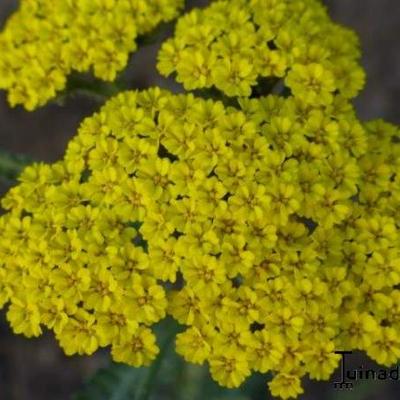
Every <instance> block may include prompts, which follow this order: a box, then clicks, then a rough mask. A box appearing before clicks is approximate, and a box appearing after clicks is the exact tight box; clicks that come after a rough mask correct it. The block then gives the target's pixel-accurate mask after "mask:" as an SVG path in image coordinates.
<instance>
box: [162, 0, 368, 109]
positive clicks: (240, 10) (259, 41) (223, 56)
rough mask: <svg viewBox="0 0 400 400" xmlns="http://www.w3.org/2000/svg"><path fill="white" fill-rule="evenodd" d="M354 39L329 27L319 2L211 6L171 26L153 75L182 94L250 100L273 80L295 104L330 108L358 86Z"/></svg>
mask: <svg viewBox="0 0 400 400" xmlns="http://www.w3.org/2000/svg"><path fill="white" fill-rule="evenodd" d="M359 56H360V50H359V46H358V39H357V37H356V35H355V34H354V33H353V32H351V31H350V30H347V29H345V28H343V27H342V26H339V25H337V24H334V23H333V22H332V21H331V20H330V18H329V16H328V15H327V12H326V9H325V8H324V6H323V5H322V4H321V2H320V1H319V0H305V1H304V0H290V1H289V0H250V1H249V0H229V1H228V0H218V1H214V2H212V3H211V5H209V6H208V7H206V8H203V9H194V10H192V11H191V12H190V13H188V14H186V15H184V16H182V17H180V19H179V20H178V23H177V26H176V30H175V36H174V37H173V38H171V39H169V40H167V41H165V42H164V43H163V45H162V47H161V50H160V52H159V55H158V69H159V71H160V72H161V73H162V74H163V75H165V76H169V75H171V74H173V73H174V74H175V75H176V80H177V81H178V82H180V83H182V84H183V86H184V88H185V89H186V90H193V89H209V88H213V87H215V88H217V89H218V90H220V91H222V92H223V93H224V94H226V95H227V96H229V97H233V96H239V97H249V96H250V95H257V89H259V85H260V83H261V88H262V85H264V84H266V85H267V86H268V88H269V89H270V87H271V84H272V85H274V84H276V83H277V82H278V81H279V80H280V79H281V80H283V82H284V84H285V85H286V87H288V88H290V90H291V91H292V93H293V95H294V96H296V97H298V98H300V99H301V100H302V101H304V102H306V103H308V104H312V105H316V104H330V103H331V102H332V97H333V95H334V94H338V93H339V94H340V95H341V96H343V97H345V98H352V97H355V95H356V94H357V93H358V92H359V90H360V89H361V88H362V86H363V85H364V71H363V70H362V68H361V67H360V66H359V64H358V58H359Z"/></svg>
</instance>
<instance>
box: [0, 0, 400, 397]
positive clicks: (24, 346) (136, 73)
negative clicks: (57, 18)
mask: <svg viewBox="0 0 400 400" xmlns="http://www.w3.org/2000/svg"><path fill="white" fill-rule="evenodd" d="M189 3H190V5H191V6H195V5H202V4H204V3H205V1H203V0H192V1H190V2H189ZM16 4H17V2H16V1H15V0H0V21H4V19H5V18H6V17H7V15H9V13H10V12H12V10H13V9H14V8H15V7H16ZM326 4H327V5H328V7H329V9H330V11H331V15H332V17H333V18H334V19H335V20H336V21H338V22H340V23H343V24H345V25H347V26H350V27H352V28H353V29H354V30H355V31H356V32H358V34H359V36H360V38H361V43H362V48H363V54H364V56H363V65H364V67H365V69H366V70H367V76H368V78H367V85H366V88H365V89H364V91H363V92H362V93H361V95H360V96H359V97H358V99H357V100H356V106H357V109H358V112H359V115H360V117H361V119H364V120H365V119H372V118H385V119H387V120H388V121H390V122H393V123H398V124H399V123H400V107H399V102H400V41H399V36H400V5H399V0H353V1H350V0H326ZM157 49H158V45H151V46H147V47H146V48H143V49H141V50H140V51H139V52H138V53H136V55H135V56H134V58H133V60H132V64H131V66H130V67H129V71H128V73H127V74H126V76H127V77H128V78H127V79H128V80H129V85H130V87H132V88H144V87H147V86H149V85H152V84H153V85H154V84H157V85H163V86H165V85H166V82H165V80H163V79H162V78H161V77H160V76H158V75H157V73H156V70H155V68H154V63H155V57H156V53H157ZM0 57H1V54H0ZM139 60H140V62H139ZM143 65H145V67H143ZM98 107H99V103H96V102H94V101H93V100H90V99H89V98H86V97H79V98H69V99H67V101H66V103H65V105H64V106H59V105H55V104H51V105H48V106H46V107H44V108H42V109H40V110H37V111H35V112H32V113H27V112H26V111H24V110H23V109H21V108H17V109H10V107H9V106H8V105H7V103H6V100H5V95H4V92H0V149H5V150H9V151H12V152H17V153H24V154H28V155H30V156H31V157H32V158H34V159H37V160H45V161H55V160H57V159H59V158H60V157H61V156H62V154H63V152H64V149H65V146H66V143H67V141H68V140H69V138H71V137H72V136H73V135H74V133H75V131H76V129H77V126H78V124H79V122H80V121H81V120H82V119H83V118H84V117H85V116H87V115H90V114H91V113H92V112H93V111H94V110H96V109H97V108H98ZM2 190H4V188H2ZM106 361H107V355H106V354H105V353H102V354H98V355H97V356H96V357H90V358H84V357H72V358H71V357H70V358H66V357H64V355H63V354H62V352H61V351H60V350H59V348H58V347H57V345H56V344H55V341H54V339H53V338H52V336H51V335H50V334H46V335H44V336H43V337H41V338H39V339H34V340H32V339H31V340H28V339H25V338H23V337H18V336H14V335H12V334H11V332H10V330H9V328H8V327H7V324H6V322H5V316H4V313H1V314H0V400H66V399H69V398H70V395H71V393H73V392H74V391H75V389H76V388H78V387H79V386H80V385H81V383H82V381H84V380H85V379H86V378H87V377H88V376H89V375H90V374H91V373H92V372H93V371H94V370H96V369H97V368H98V367H99V366H100V365H104V364H105V363H106ZM355 367H356V366H355ZM329 384H330V383H329ZM327 385H328V384H318V385H312V388H313V389H312V390H310V391H308V392H306V394H305V395H304V396H303V397H302V398H303V399H308V400H313V399H320V398H328V397H329V398H331V396H329V395H328V391H329V390H331V386H329V389H328V386H327ZM310 388H311V387H310ZM399 393H400V383H399V382H393V383H385V384H383V382H381V383H380V384H378V383H377V384H376V385H375V386H374V389H371V390H367V391H365V390H363V391H361V390H360V391H358V392H357V391H356V390H355V391H354V392H353V394H352V397H349V396H348V394H342V395H340V394H337V396H336V397H335V398H337V399H345V398H347V399H353V400H355V399H359V400H361V399H362V400H380V399H385V400H392V399H393V400H394V399H398V398H399V397H400V396H399ZM188 400H190V399H188Z"/></svg>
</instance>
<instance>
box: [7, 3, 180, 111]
mask: <svg viewBox="0 0 400 400" xmlns="http://www.w3.org/2000/svg"><path fill="white" fill-rule="evenodd" d="M20 3H21V4H20V6H19V8H18V10H17V11H16V12H15V13H14V14H13V15H12V16H11V17H10V18H9V19H8V20H7V23H6V26H5V28H4V30H3V31H2V32H1V33H0V54H1V57H0V89H5V90H7V91H8V101H9V103H10V104H11V106H15V105H17V104H22V105H23V106H24V107H25V108H26V109H27V110H33V109H35V108H37V107H40V106H42V105H44V104H45V103H47V102H48V101H49V100H50V99H52V98H54V97H55V96H56V94H57V93H58V92H59V91H61V90H63V89H64V88H65V86H66V81H67V78H68V75H70V73H71V72H73V71H76V72H87V71H93V73H94V76H95V77H97V78H99V79H101V80H104V81H113V80H114V79H115V78H116V75H117V73H118V72H120V71H121V70H122V69H123V68H125V66H126V65H127V62H128V57H129V54H131V53H132V52H134V51H135V50H136V47H137V45H136V39H137V37H138V36H140V35H144V34H146V33H148V32H150V31H151V30H152V29H154V28H155V27H156V26H157V25H158V24H159V23H160V22H162V21H169V20H171V19H173V18H175V17H176V16H177V14H178V11H179V10H180V9H181V8H182V6H183V0H161V1H160V0H77V1H70V0H57V1H52V0H21V2H20Z"/></svg>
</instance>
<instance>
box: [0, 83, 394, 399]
mask: <svg viewBox="0 0 400 400" xmlns="http://www.w3.org/2000/svg"><path fill="white" fill-rule="evenodd" d="M240 103H241V104H240V108H234V107H227V106H224V105H223V104H222V103H221V102H218V101H213V100H205V99H202V98H196V97H194V96H193V95H191V94H189V95H172V94H170V93H169V92H166V91H162V90H160V89H151V90H147V91H143V92H125V93H121V94H119V95H118V96H116V97H115V98H113V99H111V100H109V101H108V102H107V103H106V105H105V106H104V107H103V108H102V109H101V110H100V111H99V112H97V113H96V114H94V115H93V116H91V117H89V118H87V119H85V120H84V121H83V123H82V124H81V126H80V128H79V132H78V135H77V136H76V137H75V138H74V139H72V141H71V142H70V143H69V145H68V148H67V151H66V154H65V157H64V159H63V160H62V161H59V162H57V163H55V164H53V165H46V164H35V165H33V166H30V167H27V168H26V169H25V171H24V172H23V173H22V175H21V176H20V178H19V181H20V183H19V185H18V186H16V187H14V188H13V189H11V190H10V192H9V193H8V194H7V195H6V196H5V198H4V199H3V201H2V205H3V208H4V209H5V210H7V212H6V213H5V214H4V215H2V216H1V217H0V226H1V229H2V232H3V239H2V240H1V241H0V256H1V262H2V263H1V266H0V277H1V291H0V300H1V304H2V305H4V304H8V311H7V318H8V321H9V323H10V325H11V327H12V329H13V330H14V331H15V332H16V333H22V334H25V335H26V336H37V335H39V334H41V332H42V329H43V328H48V329H50V330H53V331H54V332H55V335H56V338H57V339H58V341H59V343H60V345H61V347H62V348H63V349H64V351H65V352H66V353H67V354H75V353H77V354H90V353H92V352H94V351H96V349H97V348H99V347H105V346H111V355H112V357H113V358H114V360H116V361H120V362H124V363H128V364H131V365H134V366H140V365H148V364H149V363H151V361H152V360H153V359H154V358H155V357H156V355H157V353H158V351H159V350H158V347H157V344H156V338H155V335H154V333H153V332H152V329H151V328H152V326H153V325H154V324H155V323H157V322H158V321H160V320H161V319H163V318H164V317H165V316H166V315H167V314H169V315H171V316H172V317H173V318H175V319H176V320H177V321H178V322H179V323H180V324H182V325H185V326H186V330H184V331H183V332H182V333H179V334H178V335H177V340H176V349H177V352H178V353H179V354H181V355H182V356H183V357H184V358H185V359H186V360H187V361H188V362H192V363H196V364H204V363H208V365H209V367H210V371H211V375H212V377H213V379H215V380H216V381H217V382H218V383H219V384H220V385H223V386H226V387H237V386H239V385H240V384H241V383H242V382H243V381H244V380H245V379H246V378H247V377H248V376H249V375H250V374H251V373H252V372H253V371H254V372H256V371H258V372H261V373H268V372H270V371H272V372H273V375H274V377H273V379H272V381H271V382H270V383H269V388H270V390H271V392H272V394H273V395H274V396H280V397H281V398H283V399H286V398H290V397H296V396H297V395H298V394H300V393H302V390H303V389H302V387H301V379H302V377H303V376H305V375H309V376H310V377H311V378H313V379H328V378H329V377H330V375H331V374H332V372H333V371H334V369H335V368H336V367H337V365H338V362H339V357H338V356H337V355H335V354H334V353H333V352H334V350H335V349H342V348H345V349H360V350H364V351H366V352H367V353H368V354H369V355H370V357H372V358H373V359H374V360H376V361H378V362H379V363H382V364H384V365H389V364H391V363H393V362H395V361H396V360H398V358H399V355H400V344H399V340H398V338H397V336H398V333H399V329H400V311H399V310H398V308H399V307H398V300H399V298H400V295H399V293H400V292H399V290H398V289H397V287H398V285H399V283H400V242H399V238H400V235H399V226H398V223H397V213H398V207H399V201H400V191H399V187H400V186H399V179H400V178H399V176H400V164H399V161H398V160H399V159H400V157H399V151H400V150H399V144H398V142H396V139H395V138H396V137H398V134H399V132H398V129H397V128H396V127H394V126H392V125H390V124H387V123H385V122H383V121H373V122H369V123H367V124H365V125H363V124H361V123H360V122H359V121H358V120H357V119H356V117H355V114H354V112H353V111H352V109H351V107H339V106H338V104H337V103H332V104H329V105H326V104H322V103H318V105H315V106H313V107H312V108H310V107H309V106H307V105H305V104H304V103H303V102H299V101H298V99H297V98H296V97H293V96H289V97H288V98H280V97H277V96H273V95H270V96H268V97H262V98H259V99H247V100H246V101H241V102H240ZM281 135H285V140H284V141H283V140H281ZM349 137H350V138H352V141H351V143H352V144H349V143H348V138H349ZM359 143H361V144H362V145H361V146H358V144H359ZM382 271H384V273H383V272H382ZM174 283H175V284H174ZM396 335H397V336H396Z"/></svg>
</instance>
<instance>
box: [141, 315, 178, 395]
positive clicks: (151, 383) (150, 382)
mask: <svg viewBox="0 0 400 400" xmlns="http://www.w3.org/2000/svg"><path fill="white" fill-rule="evenodd" d="M168 325H169V326H168ZM168 325H167V326H166V327H165V329H166V330H167V331H168V333H167V336H166V337H165V338H164V341H163V343H162V345H160V353H159V354H158V357H157V359H156V360H155V361H154V362H153V364H152V365H151V367H150V370H149V373H148V375H147V377H146V380H145V382H144V384H143V389H142V391H141V393H140V394H139V396H138V398H137V400H148V399H149V398H150V395H151V393H152V389H154V387H155V380H156V378H157V375H158V373H159V371H160V369H161V366H162V363H163V361H164V359H165V356H166V355H167V353H168V350H169V347H170V345H171V343H172V341H173V340H174V338H175V336H176V333H177V332H178V330H179V329H180V328H179V326H177V324H176V323H175V321H171V323H169V324H168Z"/></svg>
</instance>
